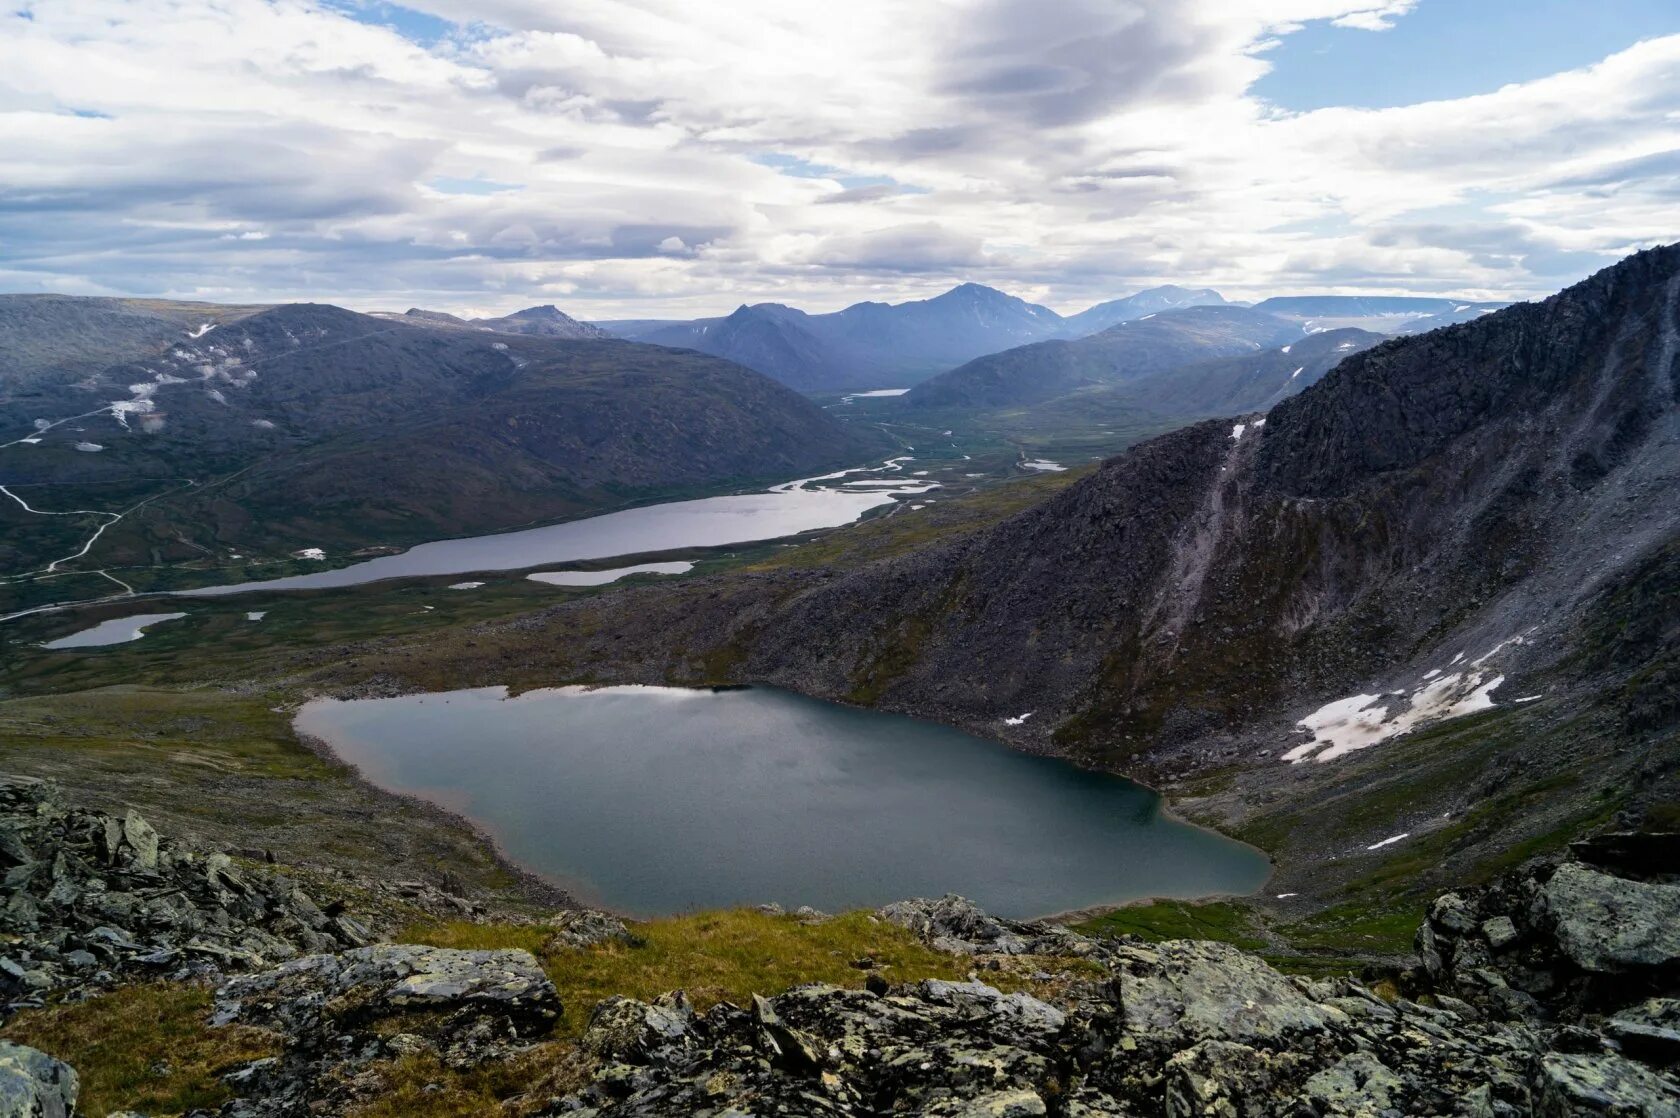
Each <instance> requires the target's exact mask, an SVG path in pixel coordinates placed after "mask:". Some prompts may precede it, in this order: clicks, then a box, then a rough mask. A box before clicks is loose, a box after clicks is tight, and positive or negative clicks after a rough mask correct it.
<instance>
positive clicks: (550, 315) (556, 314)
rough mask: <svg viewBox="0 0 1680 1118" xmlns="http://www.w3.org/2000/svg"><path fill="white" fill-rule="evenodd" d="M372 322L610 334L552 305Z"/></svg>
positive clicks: (423, 313) (387, 315)
mask: <svg viewBox="0 0 1680 1118" xmlns="http://www.w3.org/2000/svg"><path fill="white" fill-rule="evenodd" d="M373 317H374V318H383V319H387V320H390V321H393V322H408V323H410V324H412V325H419V326H440V327H454V328H456V329H461V330H487V331H490V332H492V333H497V334H535V335H538V336H540V337H545V338H571V339H574V340H576V339H586V338H597V339H599V338H610V337H612V335H611V334H609V333H607V332H606V331H605V330H603V329H601V328H600V327H599V326H592V325H590V324H589V323H587V322H579V321H578V320H577V319H575V318H573V317H572V316H571V315H569V314H566V313H565V312H564V311H562V310H560V309H559V308H558V307H556V306H553V305H552V304H550V305H547V306H541V307H526V308H525V309H524V310H522V311H514V312H513V313H512V314H507V315H503V316H501V317H500V318H461V317H459V316H457V315H453V314H446V313H444V312H443V311H428V310H422V309H421V308H419V307H410V308H409V309H408V310H406V311H404V312H403V313H402V314H395V313H392V312H389V311H385V312H375V313H374V315H373Z"/></svg>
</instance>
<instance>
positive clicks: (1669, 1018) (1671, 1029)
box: [1606, 998, 1680, 1064]
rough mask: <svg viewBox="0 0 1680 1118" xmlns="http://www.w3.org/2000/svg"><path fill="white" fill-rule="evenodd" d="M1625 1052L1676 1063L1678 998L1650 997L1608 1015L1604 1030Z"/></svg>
mask: <svg viewBox="0 0 1680 1118" xmlns="http://www.w3.org/2000/svg"><path fill="white" fill-rule="evenodd" d="M1606 1031H1608V1032H1609V1034H1610V1035H1611V1036H1612V1037H1614V1038H1616V1040H1618V1041H1620V1042H1621V1044H1622V1047H1623V1048H1624V1049H1626V1050H1627V1051H1628V1052H1630V1053H1633V1054H1636V1055H1639V1056H1641V1057H1645V1058H1650V1059H1654V1060H1657V1061H1659V1062H1661V1063H1665V1064H1673V1063H1680V999H1676V998H1651V999H1649V1000H1647V1001H1645V1002H1642V1003H1640V1004H1639V1005H1635V1006H1629V1007H1628V1008H1627V1009H1624V1010H1622V1011H1621V1012H1620V1013H1618V1014H1616V1015H1615V1016H1614V1017H1612V1018H1610V1022H1609V1025H1608V1027H1607V1030H1606Z"/></svg>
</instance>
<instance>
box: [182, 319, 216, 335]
mask: <svg viewBox="0 0 1680 1118" xmlns="http://www.w3.org/2000/svg"><path fill="white" fill-rule="evenodd" d="M215 328H216V324H215V323H214V322H204V323H200V324H199V327H198V329H197V330H188V331H187V337H189V338H202V337H204V335H206V334H208V333H209V332H210V331H212V330H214V329H215Z"/></svg>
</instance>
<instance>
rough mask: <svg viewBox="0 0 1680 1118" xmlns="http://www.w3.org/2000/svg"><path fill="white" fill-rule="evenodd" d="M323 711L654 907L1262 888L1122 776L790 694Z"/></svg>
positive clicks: (611, 893)
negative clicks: (952, 894) (948, 895)
mask: <svg viewBox="0 0 1680 1118" xmlns="http://www.w3.org/2000/svg"><path fill="white" fill-rule="evenodd" d="M504 695H505V692H504V691H503V689H501V688H484V689H478V690H472V691H454V692H448V693H443V694H433V695H418V696H406V697H402V698H396V699H369V700H359V701H354V702H336V701H332V700H324V701H320V702H316V703H311V704H309V705H308V706H306V707H304V708H303V710H302V711H301V712H300V713H299V715H298V718H297V728H298V729H299V730H300V731H301V732H304V733H308V734H312V735H314V736H316V737H320V738H323V739H325V740H326V741H328V742H330V743H331V744H332V745H333V747H334V748H335V749H336V750H337V751H338V752H339V754H340V755H341V756H342V757H343V758H344V759H345V760H347V761H349V762H351V763H352V764H354V765H356V766H358V767H359V768H360V769H361V770H362V772H363V774H364V775H366V776H367V777H368V779H370V780H372V781H374V782H375V783H377V784H379V785H381V786H382V787H385V788H389V789H392V790H394V791H399V792H406V793H411V794H417V795H421V796H425V797H428V798H430V799H433V800H435V801H437V802H439V803H442V804H444V805H445V806H447V807H450V808H452V809H454V810H456V811H459V812H461V813H462V814H464V815H466V816H468V817H469V818H471V819H473V820H474V821H475V822H477V823H479V824H480V825H482V826H483V827H484V828H485V829H486V830H488V831H489V832H490V833H491V834H493V835H494V836H495V837H496V838H497V840H498V841H499V842H500V843H501V844H502V846H503V848H504V849H505V850H506V852H507V853H508V854H509V855H510V856H511V857H512V858H514V859H515V860H516V861H518V862H520V863H522V864H524V865H526V866H528V867H530V868H532V869H534V870H537V871H538V872H540V873H543V874H545V875H547V876H549V877H551V878H553V879H555V880H557V881H559V882H560V883H561V884H563V885H566V886H567V887H569V888H572V889H573V890H574V891H575V892H578V893H579V894H580V896H582V897H583V898H585V899H588V900H592V901H594V902H596V903H601V904H605V905H607V906H609V907H612V908H615V909H619V910H621V911H626V912H631V913H636V914H646V915H651V914H662V913H671V912H680V911H686V910H691V909H696V908H709V907H719V906H727V905H738V904H753V903H760V902H765V901H776V902H779V903H781V904H784V905H787V906H788V907H790V908H791V907H794V906H796V905H801V904H810V905H815V906H816V907H818V908H821V909H825V910H830V911H833V910H839V909H846V908H856V907H861V906H873V905H879V904H883V903H885V902H887V901H892V900H898V899H901V898H904V897H912V896H930V895H932V896H937V895H939V894H942V893H946V892H956V893H962V894H964V895H966V896H968V897H971V898H973V899H974V900H975V901H977V902H978V903H979V904H981V905H982V906H983V907H985V908H987V909H989V910H991V911H993V912H997V913H1001V914H1004V915H1009V916H1017V917H1021V916H1035V915H1044V914H1048V913H1053V912H1058V911H1065V910H1068V909H1072V908H1080V907H1084V906H1087V905H1092V904H1099V903H1111V902H1121V901H1127V900H1133V899H1136V898H1139V897H1146V896H1180V897H1184V896H1198V895H1204V894H1207V893H1215V892H1232V893H1246V892H1251V891H1253V890H1254V889H1257V888H1259V886H1260V885H1261V884H1262V883H1263V882H1264V881H1265V878H1266V876H1267V874H1268V872H1269V867H1268V865H1267V862H1266V859H1265V858H1264V856H1263V855H1261V854H1260V853H1259V852H1258V851H1256V850H1254V849H1252V848H1250V847H1247V846H1243V845H1241V844H1239V843H1236V842H1233V841H1231V840H1229V839H1225V838H1222V837H1220V836H1219V835H1216V834H1213V833H1211V832H1208V831H1203V830H1200V829H1198V828H1195V827H1191V826H1189V825H1187V824H1185V823H1181V822H1179V821H1177V820H1175V819H1172V818H1170V817H1168V816H1165V815H1164V814H1163V813H1162V811H1161V802H1160V799H1159V797H1157V796H1156V795H1155V794H1154V793H1153V792H1150V791H1149V790H1147V789H1145V788H1143V787H1141V786H1139V785H1137V784H1133V783H1132V782H1130V781H1128V780H1124V779H1121V778H1119V777H1113V776H1104V775H1101V774H1096V773H1090V772H1085V771H1082V770H1080V769H1077V768H1074V767H1073V766H1071V765H1068V764H1065V763H1063V762H1060V761H1055V760H1050V759H1047V758H1041V757H1030V756H1027V755H1025V754H1022V753H1017V752H1015V751H1013V750H1010V749H1008V748H1006V747H1004V746H1002V745H999V744H997V743H995V742H990V741H986V740H984V739H981V738H976V737H973V736H971V735H969V734H965V733H962V732H960V731H958V730H953V729H950V728H948V727H944V726H939V725H935V724H933V723H928V722H921V721H917V720H915V719H911V718H904V717H900V716H898V715H890V714H881V713H877V712H873V711H864V710H855V709H852V708H850V707H844V706H840V705H838V704H834V703H825V702H821V701H818V700H815V699H808V698H805V697H803V696H799V695H794V694H790V693H787V692H782V691H776V690H772V689H764V688H753V689H750V690H734V691H721V692H711V691H688V690H678V689H672V688H642V687H634V688H630V687H623V688H606V689H601V690H596V691H581V690H579V689H576V688H562V689H553V690H546V691H536V692H528V693H527V694H525V695H522V696H520V697H518V698H514V699H508V698H505V697H504Z"/></svg>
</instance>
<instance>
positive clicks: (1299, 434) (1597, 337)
mask: <svg viewBox="0 0 1680 1118" xmlns="http://www.w3.org/2000/svg"><path fill="white" fill-rule="evenodd" d="M1677 293H1680V248H1667V249H1661V250H1653V251H1650V252H1646V253H1642V254H1640V255H1638V256H1635V257H1632V258H1630V259H1629V260H1627V261H1626V262H1624V263H1623V264H1621V265H1618V266H1617V267H1615V268H1612V269H1609V270H1607V271H1605V272H1603V273H1600V274H1599V275H1597V276H1595V277H1593V278H1592V279H1590V280H1588V281H1585V282H1584V283H1582V284H1580V285H1578V286H1576V287H1574V288H1571V289H1569V290H1568V291H1566V292H1564V293H1562V294H1560V295H1557V296H1554V297H1553V298H1552V299H1549V300H1547V301H1545V302H1544V303H1539V304H1533V305H1523V306H1518V307H1513V308H1510V309H1508V310H1505V311H1502V312H1499V313H1497V314H1494V315H1490V316H1487V317H1485V318H1483V319H1481V320H1480V321H1477V322H1475V323H1471V324H1468V325H1464V326H1458V327H1453V328H1451V329H1447V330H1442V331H1437V332H1435V333H1432V334H1428V335H1424V336H1422V337H1418V338H1414V339H1409V340H1404V341H1392V342H1387V343H1384V344H1382V345H1379V346H1376V347H1375V348H1372V349H1368V350H1366V351H1364V352H1362V353H1358V354H1355V355H1354V356H1353V357H1350V358H1348V359H1347V360H1345V361H1343V362H1342V363H1341V364H1340V365H1338V366H1337V368H1336V370H1335V371H1334V372H1333V373H1332V374H1330V375H1329V376H1328V377H1327V378H1325V380H1324V381H1323V382H1322V383H1320V384H1319V385H1318V386H1316V387H1314V388H1313V389H1311V390H1309V391H1307V392H1304V393H1302V394H1301V395H1299V396H1296V397H1293V398H1291V399H1289V400H1286V401H1284V402H1283V403H1281V404H1279V405H1278V406H1277V407H1275V408H1274V409H1272V411H1271V412H1270V413H1269V414H1268V415H1267V416H1264V417H1260V416H1252V417H1250V418H1248V419H1246V420H1238V421H1235V422H1209V423H1204V424H1200V425H1197V426H1194V427H1190V428H1186V429H1184V430H1181V431H1178V432H1175V433H1173V434H1170V435H1167V436H1165V437H1163V438H1160V439H1157V440H1155V441H1153V442H1151V443H1148V444H1145V445H1143V446H1140V447H1138V448H1136V449H1135V450H1133V451H1131V452H1129V453H1127V454H1125V455H1123V456H1121V457H1119V458H1117V459H1114V460H1111V461H1109V462H1107V463H1105V464H1104V465H1103V467H1102V468H1101V469H1100V470H1099V471H1098V472H1097V473H1096V474H1095V475H1094V476H1093V477H1091V478H1089V479H1087V480H1086V481H1084V482H1082V483H1080V484H1078V485H1076V486H1073V487H1072V488H1070V489H1069V490H1068V491H1067V492H1065V493H1063V494H1061V495H1060V496H1058V497H1056V498H1054V499H1052V500H1050V501H1048V502H1046V503H1045V504H1043V505H1042V506H1039V507H1037V508H1035V509H1032V510H1030V511H1028V512H1026V513H1024V514H1022V515H1021V516H1019V517H1017V518H1015V519H1014V520H1012V521H1009V522H1006V523H1004V524H1002V525H1000V526H999V527H997V528H996V529H993V530H992V531H991V532H989V533H987V534H985V535H983V536H981V537H978V538H975V539H972V540H969V541H965V542H963V543H962V544H960V545H957V546H953V547H948V548H943V549H940V548H935V549H932V550H930V551H928V552H927V553H925V554H923V555H920V556H917V557H915V558H911V559H906V560H900V561H897V562H895V563H892V564H885V565H882V566H879V567H874V568H870V569H867V570H864V571H859V572H857V573H856V574H853V575H850V576H848V577H846V578H844V579H840V580H837V581H836V582H835V583H834V584H833V585H831V586H826V587H823V588H821V589H818V590H813V591H812V592H811V593H809V594H807V595H804V596H802V597H801V598H800V599H799V600H798V602H797V603H796V605H795V606H794V608H793V611H792V615H791V616H790V618H789V623H788V624H785V625H782V626H778V627H777V631H776V633H775V634H767V635H766V643H765V644H764V645H763V646H761V649H760V651H759V652H758V653H757V655H758V656H759V657H762V661H761V662H763V663H765V664H769V663H785V664H793V663H799V664H801V665H804V668H803V670H804V672H805V673H806V675H807V677H808V678H820V679H823V680H824V686H823V688H822V689H823V690H825V691H831V692H840V693H844V692H845V691H847V690H849V689H852V688H855V687H858V686H860V685H862V683H863V681H869V682H870V685H871V686H872V688H873V689H874V690H875V692H876V693H877V694H879V695H881V696H882V698H883V699H887V700H892V699H894V698H895V697H898V698H901V699H902V701H905V702H907V703H924V704H933V705H937V706H938V707H940V708H943V709H955V710H963V711H965V712H972V715H971V716H985V715H995V716H996V717H1002V716H1003V715H1004V714H1006V713H1015V712H1018V711H1020V710H1026V709H1032V710H1036V711H1038V712H1039V714H1038V715H1037V717H1035V719H1034V721H1033V723H1032V725H1033V727H1034V731H1035V732H1034V735H1033V736H1034V737H1036V738H1038V739H1039V740H1041V741H1043V742H1044V744H1046V745H1049V744H1051V741H1052V740H1053V741H1055V742H1057V743H1060V744H1061V745H1063V747H1073V746H1075V745H1079V746H1080V747H1081V748H1084V749H1088V750H1090V751H1092V752H1094V753H1098V754H1100V753H1103V752H1105V751H1111V750H1117V749H1118V750H1125V749H1126V746H1125V745H1124V743H1125V742H1126V741H1128V740H1136V739H1137V738H1139V737H1142V736H1146V735H1147V736H1154V735H1164V737H1165V738H1167V739H1171V738H1173V737H1175V736H1178V737H1182V736H1185V735H1190V734H1195V733H1201V732H1207V731H1209V730H1212V729H1214V728H1218V727H1227V726H1233V725H1237V724H1241V723H1242V722H1244V721H1246V720H1248V719H1249V718H1251V717H1252V716H1253V715H1252V712H1256V711H1261V710H1266V709H1276V708H1279V707H1283V708H1289V707H1292V706H1293V705H1294V704H1295V703H1299V702H1302V701H1303V700H1305V701H1311V699H1312V698H1313V697H1314V696H1322V697H1323V699H1324V700H1329V699H1334V698H1339V697H1340V696H1342V695H1346V694H1351V693H1354V692H1355V691H1358V690H1361V689H1363V690H1366V691H1371V690H1375V691H1376V692H1377V693H1378V694H1379V695H1380V694H1385V693H1387V692H1388V691H1391V690H1394V689H1396V688H1400V689H1402V690H1403V691H1404V692H1405V694H1406V695H1408V696H1411V697H1412V699H1413V701H1414V702H1417V703H1422V702H1424V701H1425V699H1424V696H1423V695H1422V694H1421V691H1422V690H1423V689H1424V688H1426V687H1428V686H1430V680H1432V679H1439V678H1441V677H1442V676H1450V675H1456V676H1457V677H1459V682H1460V683H1461V684H1465V685H1468V684H1469V683H1470V682H1471V681H1472V679H1476V678H1481V677H1486V678H1487V679H1491V678H1492V676H1493V675H1494V674H1496V670H1497V673H1502V674H1505V675H1507V676H1509V677H1511V678H1516V677H1517V676H1518V675H1519V673H1520V672H1521V671H1522V670H1523V669H1525V668H1526V669H1527V670H1535V669H1537V668H1538V667H1539V665H1541V664H1545V663H1555V662H1556V661H1558V660H1559V659H1560V658H1562V657H1563V656H1565V655H1566V654H1567V653H1568V652H1569V650H1570V647H1571V645H1573V644H1574V643H1575V641H1576V637H1577V635H1578V634H1577V633H1576V631H1575V630H1574V629H1573V628H1572V626H1573V624H1574V620H1573V619H1577V618H1579V617H1580V616H1581V615H1582V614H1583V612H1586V613H1591V612H1592V611H1594V610H1597V609H1599V608H1601V607H1602V606H1603V603H1604V598H1603V596H1604V594H1605V593H1606V592H1608V591H1609V590H1610V589H1611V588H1612V587H1613V586H1615V585H1618V580H1623V579H1634V580H1640V581H1642V580H1644V579H1646V578H1648V577H1656V576H1655V575H1654V574H1652V573H1650V572H1649V571H1647V567H1648V566H1649V565H1651V564H1656V566H1657V567H1659V568H1660V567H1661V566H1662V564H1663V562H1664V561H1663V559H1662V556H1663V554H1664V552H1663V548H1664V547H1665V546H1667V545H1669V544H1672V543H1673V542H1674V540H1675V536H1676V533H1677V531H1680V524H1677V522H1676V517H1677V510H1676V508H1675V506H1674V504H1673V502H1672V501H1671V500H1669V499H1668V498H1669V489H1668V479H1671V478H1672V477H1673V476H1674V474H1675V473H1676V471H1677V470H1680V442H1677V438H1680V407H1677V391H1676V384H1677V382H1680V369H1677V366H1676V358H1677V354H1680V349H1677V346H1680V341H1677V338H1680V335H1677V333H1676V321H1675V316H1676V303H1677ZM1179 313H1182V314H1191V313H1195V312H1179ZM1163 317H1165V316H1163ZM1120 329H1122V330H1125V329H1128V328H1124V327H1123V328H1120ZM930 387H931V386H930ZM1642 572H1645V573H1642ZM842 602H843V603H844V605H842V604H841V603H842ZM860 614H861V615H862V616H866V617H869V618H871V623H870V624H869V625H867V626H860V625H858V624H857V623H856V620H855V619H856V618H857V617H858V616H860ZM817 634H821V635H820V637H818V636H817ZM806 635H809V636H811V637H812V638H815V639H813V640H812V642H811V644H810V645H809V646H806V645H805V637H806ZM1653 639H1654V640H1655V641H1656V642H1657V643H1658V644H1659V645H1660V644H1661V642H1662V641H1664V640H1668V639H1670V635H1664V636H1661V637H1654V638H1653ZM1496 647H1497V648H1498V649H1500V651H1499V653H1498V654H1497V655H1496V656H1493V657H1492V658H1489V654H1490V653H1491V652H1492V650H1494V649H1495V648H1496ZM1460 651H1463V652H1464V653H1465V655H1464V656H1463V657H1459V658H1458V659H1457V660H1456V661H1455V659H1454V658H1455V656H1456V654H1457V653H1459V652H1460ZM1472 658H1478V659H1477V660H1476V663H1475V665H1474V666H1473V667H1472V668H1468V669H1466V668H1462V667H1458V668H1457V670H1456V671H1449V669H1450V668H1454V667H1456V665H1461V664H1463V663H1464V662H1465V661H1467V660H1470V659H1472ZM819 665H820V666H819ZM1412 665H1415V668H1414V667H1412ZM1425 671H1431V672H1433V673H1434V674H1433V675H1431V676H1429V677H1428V678H1425V677H1424V676H1423V675H1422V674H1421V673H1423V672H1425ZM1408 672H1409V673H1410V674H1406V673H1408ZM1379 681H1380V682H1379ZM1484 682H1485V680H1484ZM1373 683H1377V684H1378V685H1377V686H1376V687H1373V686H1372V684H1373ZM1434 697H1435V696H1431V699H1433V698H1434ZM1389 705H1390V706H1391V707H1393V706H1396V704H1392V703H1391V704H1389ZM1410 705H1412V704H1411V703H1407V702H1401V703H1399V704H1398V705H1397V708H1396V709H1395V710H1391V711H1390V714H1391V715H1393V714H1398V713H1399V711H1402V710H1405V709H1407V708H1408V707H1409V706H1410ZM1309 712H1310V708H1309V710H1307V711H1302V712H1301V713H1302V714H1306V713H1309Z"/></svg>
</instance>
